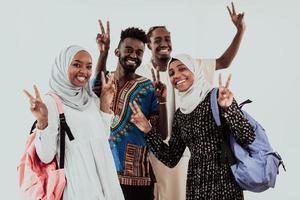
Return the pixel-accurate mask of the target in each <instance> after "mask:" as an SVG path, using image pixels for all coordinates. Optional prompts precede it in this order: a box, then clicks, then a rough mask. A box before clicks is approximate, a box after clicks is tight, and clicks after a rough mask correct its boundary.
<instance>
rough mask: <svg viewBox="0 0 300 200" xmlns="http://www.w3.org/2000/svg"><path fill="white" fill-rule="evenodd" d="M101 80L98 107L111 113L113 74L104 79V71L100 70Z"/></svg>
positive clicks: (113, 85) (113, 93) (114, 90)
mask: <svg viewBox="0 0 300 200" xmlns="http://www.w3.org/2000/svg"><path fill="white" fill-rule="evenodd" d="M101 82H102V89H101V96H100V109H101V110H102V111H103V112H107V113H111V112H112V109H111V108H112V103H113V98H114V95H115V93H116V91H117V90H116V85H115V81H114V74H112V75H110V76H109V77H108V80H107V81H106V79H105V76H104V72H103V71H102V72H101Z"/></svg>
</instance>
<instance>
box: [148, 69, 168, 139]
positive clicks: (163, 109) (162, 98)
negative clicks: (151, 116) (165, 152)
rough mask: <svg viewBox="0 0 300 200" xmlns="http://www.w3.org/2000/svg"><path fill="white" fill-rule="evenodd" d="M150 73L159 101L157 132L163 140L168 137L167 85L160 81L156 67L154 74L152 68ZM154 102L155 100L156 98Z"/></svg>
mask: <svg viewBox="0 0 300 200" xmlns="http://www.w3.org/2000/svg"><path fill="white" fill-rule="evenodd" d="M151 73H152V78H153V85H154V89H155V95H156V96H157V98H158V102H159V107H158V112H159V120H158V133H159V134H160V136H161V137H162V139H163V140H165V139H167V137H168V114H167V113H168V112H167V103H168V102H167V87H166V85H165V84H163V83H162V82H161V81H160V74H159V70H158V69H156V75H155V72H154V70H153V69H151ZM155 102H157V100H156V99H155Z"/></svg>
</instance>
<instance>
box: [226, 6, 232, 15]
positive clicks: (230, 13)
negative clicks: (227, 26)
mask: <svg viewBox="0 0 300 200" xmlns="http://www.w3.org/2000/svg"><path fill="white" fill-rule="evenodd" d="M227 10H228V12H229V15H230V17H231V16H232V12H231V10H230V8H229V6H227Z"/></svg>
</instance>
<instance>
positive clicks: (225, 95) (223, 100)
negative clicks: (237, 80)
mask: <svg viewBox="0 0 300 200" xmlns="http://www.w3.org/2000/svg"><path fill="white" fill-rule="evenodd" d="M230 80H231V74H230V75H229V76H228V79H227V81H226V84H225V86H223V85H222V76H221V74H220V75H219V97H218V104H219V106H221V107H222V108H228V107H229V106H230V105H231V104H232V101H233V94H232V92H231V91H230V90H229V84H230Z"/></svg>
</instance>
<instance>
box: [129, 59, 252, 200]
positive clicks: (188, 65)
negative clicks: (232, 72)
mask: <svg viewBox="0 0 300 200" xmlns="http://www.w3.org/2000/svg"><path fill="white" fill-rule="evenodd" d="M168 70H169V76H170V80H171V83H172V85H173V87H174V88H175V89H176V91H177V92H178V94H177V95H178V98H177V99H178V100H179V101H177V102H178V108H179V109H177V111H176V113H175V116H174V121H173V126H172V134H171V138H170V140H169V144H168V145H167V144H165V143H163V141H162V139H161V138H160V136H159V135H160V134H159V133H158V130H156V128H155V126H153V127H151V125H149V122H148V121H147V119H145V118H144V116H143V115H142V113H141V112H140V109H139V107H138V106H137V104H135V103H134V105H133V106H132V109H133V113H134V114H135V115H134V116H133V117H132V122H133V123H135V124H136V126H138V127H139V128H140V129H141V130H142V131H143V132H145V134H146V137H147V143H148V146H149V148H150V150H151V152H152V153H153V154H154V155H155V156H156V157H157V158H158V159H159V160H160V161H162V162H163V163H164V164H165V165H167V166H168V167H174V166H176V164H177V163H178V161H179V159H180V158H181V156H182V154H183V152H184V149H185V148H186V147H188V148H189V150H190V152H191V158H190V161H189V166H188V177H187V186H186V199H187V200H196V199H197V200H198V199H199V200H200V199H201V200H203V199H205V200H208V199H209V200H219V199H224V200H241V199H243V198H244V197H243V191H242V189H241V188H240V187H239V186H238V184H237V183H236V181H235V179H234V177H233V175H232V173H231V170H230V165H229V163H228V162H227V161H225V162H221V153H220V152H221V143H222V134H221V131H220V129H218V127H217V125H216V123H215V121H214V118H213V115H212V111H211V107H210V98H209V97H210V92H211V89H212V86H210V84H209V83H208V81H207V80H205V77H204V75H203V74H204V73H203V69H202V68H200V67H199V65H197V64H196V61H195V60H194V59H193V58H191V57H190V56H188V55H185V54H180V55H177V56H174V57H173V59H172V60H171V61H170V62H169V65H168ZM229 83H230V77H229V78H228V80H227V82H226V84H225V86H223V85H222V80H221V76H220V78H219V92H218V104H219V107H220V110H221V117H222V119H223V120H224V121H225V122H226V124H227V125H228V128H229V129H230V130H231V132H232V133H233V136H234V137H235V139H236V140H237V141H238V142H239V143H240V144H241V145H243V146H247V145H248V144H251V143H252V142H253V141H254V139H255V135H254V132H253V129H252V127H251V125H250V124H249V123H248V121H247V120H246V119H245V118H244V116H243V114H242V112H241V111H240V109H239V108H238V105H237V103H236V101H235V100H234V99H233V94H232V93H231V91H230V90H229ZM152 123H155V122H152Z"/></svg>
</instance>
